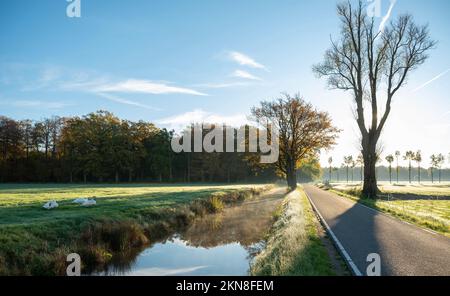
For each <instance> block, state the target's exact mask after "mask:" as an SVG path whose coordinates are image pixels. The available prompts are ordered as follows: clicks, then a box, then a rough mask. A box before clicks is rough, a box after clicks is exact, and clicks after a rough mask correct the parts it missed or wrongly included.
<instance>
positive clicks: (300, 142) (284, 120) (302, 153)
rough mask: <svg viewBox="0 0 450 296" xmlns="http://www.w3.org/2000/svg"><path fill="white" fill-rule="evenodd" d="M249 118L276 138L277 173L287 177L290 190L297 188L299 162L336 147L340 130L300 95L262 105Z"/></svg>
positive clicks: (325, 114)
mask: <svg viewBox="0 0 450 296" xmlns="http://www.w3.org/2000/svg"><path fill="white" fill-rule="evenodd" d="M252 115H253V117H254V118H255V119H256V121H258V122H259V123H262V124H270V125H272V126H273V127H274V128H275V130H276V132H277V133H278V137H279V149H280V157H279V159H278V161H277V162H276V165H277V169H278V171H279V172H281V174H282V175H283V176H285V177H286V180H287V183H288V186H289V188H290V189H291V190H295V189H296V188H297V169H298V167H299V166H300V165H301V162H302V161H305V160H306V159H308V158H313V157H316V156H317V154H318V152H319V151H320V149H324V148H325V149H327V148H330V147H331V146H332V145H334V144H335V142H336V138H337V135H338V133H339V130H338V129H337V128H336V127H334V126H333V124H332V120H331V118H330V116H329V115H328V113H326V112H320V111H318V110H316V109H315V108H314V107H313V106H312V105H311V104H309V103H307V102H305V101H304V100H303V99H302V98H301V97H300V95H295V96H293V97H292V96H290V95H288V94H284V95H283V97H281V98H278V99H277V100H275V101H266V102H261V105H260V106H259V107H254V108H252Z"/></svg>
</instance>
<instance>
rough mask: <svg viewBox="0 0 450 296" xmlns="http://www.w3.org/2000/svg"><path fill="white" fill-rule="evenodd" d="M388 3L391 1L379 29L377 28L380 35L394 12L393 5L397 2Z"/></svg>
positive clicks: (392, 0)
mask: <svg viewBox="0 0 450 296" xmlns="http://www.w3.org/2000/svg"><path fill="white" fill-rule="evenodd" d="M390 1H391V4H390V5H389V9H388V12H387V13H386V15H385V16H384V17H383V19H382V20H381V23H380V27H379V28H378V31H379V32H381V33H383V32H384V28H385V27H386V23H387V22H388V20H389V19H390V18H391V15H392V11H393V10H394V6H395V3H396V2H397V0H390Z"/></svg>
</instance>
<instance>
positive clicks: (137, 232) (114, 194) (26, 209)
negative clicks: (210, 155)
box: [0, 184, 268, 275]
mask: <svg viewBox="0 0 450 296" xmlns="http://www.w3.org/2000/svg"><path fill="white" fill-rule="evenodd" d="M267 187H268V186H267V185H185V184H176V185H149V184H132V185H129V184H127V185H122V184H118V185H61V184H45V185H43V184H42V185H35V184H33V185H32V184H21V185H15V184H14V185H12V184H3V185H0V274H25V275H26V274H39V275H45V274H50V275H51V274H63V273H64V271H65V255H66V254H68V253H70V252H78V253H80V254H81V255H82V257H83V258H84V259H85V260H84V264H85V265H86V266H85V267H86V268H88V269H96V268H97V267H99V268H101V266H103V265H104V264H106V263H107V262H108V261H109V260H111V258H112V257H113V256H115V255H117V254H120V253H123V252H124V251H126V250H128V249H130V248H133V247H139V246H142V245H145V244H148V243H149V242H150V241H152V240H154V239H156V238H158V237H161V236H164V235H167V234H169V233H171V232H172V231H174V230H175V229H177V228H179V227H184V226H186V225H187V224H189V223H190V222H191V221H192V220H193V219H195V217H197V216H200V215H204V214H206V213H210V212H215V211H220V210H221V209H222V208H223V206H224V205H225V204H226V203H233V202H237V201H239V200H244V199H246V198H248V197H251V196H253V195H256V194H259V193H260V192H262V191H265V190H267ZM76 198H95V199H96V201H97V205H96V206H93V207H82V206H80V205H77V204H74V203H72V201H73V200H74V199H76ZM49 200H56V201H57V202H58V203H59V207H58V208H56V209H52V210H45V209H43V208H42V206H43V205H44V203H45V202H47V201H49Z"/></svg>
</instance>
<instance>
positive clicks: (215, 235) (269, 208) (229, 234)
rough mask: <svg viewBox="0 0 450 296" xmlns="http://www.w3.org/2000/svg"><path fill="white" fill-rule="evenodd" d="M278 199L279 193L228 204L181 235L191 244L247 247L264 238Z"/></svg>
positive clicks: (204, 246) (278, 201) (279, 199)
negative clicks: (234, 204) (238, 203)
mask: <svg viewBox="0 0 450 296" xmlns="http://www.w3.org/2000/svg"><path fill="white" fill-rule="evenodd" d="M280 203H281V198H280V197H279V196H270V197H268V198H264V199H255V200H251V201H248V202H245V203H243V204H242V205H240V206H236V207H231V208H227V209H225V210H224V211H223V212H222V213H220V214H214V215H207V216H205V217H204V218H203V219H199V220H197V221H195V222H194V223H193V224H192V226H191V227H189V228H188V229H187V230H186V231H185V232H184V233H181V234H180V238H181V239H182V240H184V241H186V242H187V244H188V245H190V246H194V247H203V248H212V247H216V246H219V245H225V244H230V243H236V242H237V243H240V244H241V245H242V246H243V247H245V248H246V249H247V247H249V248H251V247H252V246H253V245H254V244H256V243H258V242H260V241H261V240H262V239H263V238H264V235H265V234H266V233H267V231H268V230H269V228H270V226H271V224H272V223H273V212H274V210H275V209H276V207H277V206H278V205H279V204H280Z"/></svg>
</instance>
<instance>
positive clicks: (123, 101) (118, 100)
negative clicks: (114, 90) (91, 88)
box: [97, 93, 160, 111]
mask: <svg viewBox="0 0 450 296" xmlns="http://www.w3.org/2000/svg"><path fill="white" fill-rule="evenodd" d="M97 95H99V96H101V97H103V98H105V99H107V100H110V101H113V102H116V103H120V104H125V105H130V106H136V107H140V108H145V109H148V110H154V111H160V109H158V108H155V107H152V106H148V105H145V104H141V103H139V102H135V101H131V100H128V99H124V98H120V97H117V96H113V95H110V94H105V93H97Z"/></svg>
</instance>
